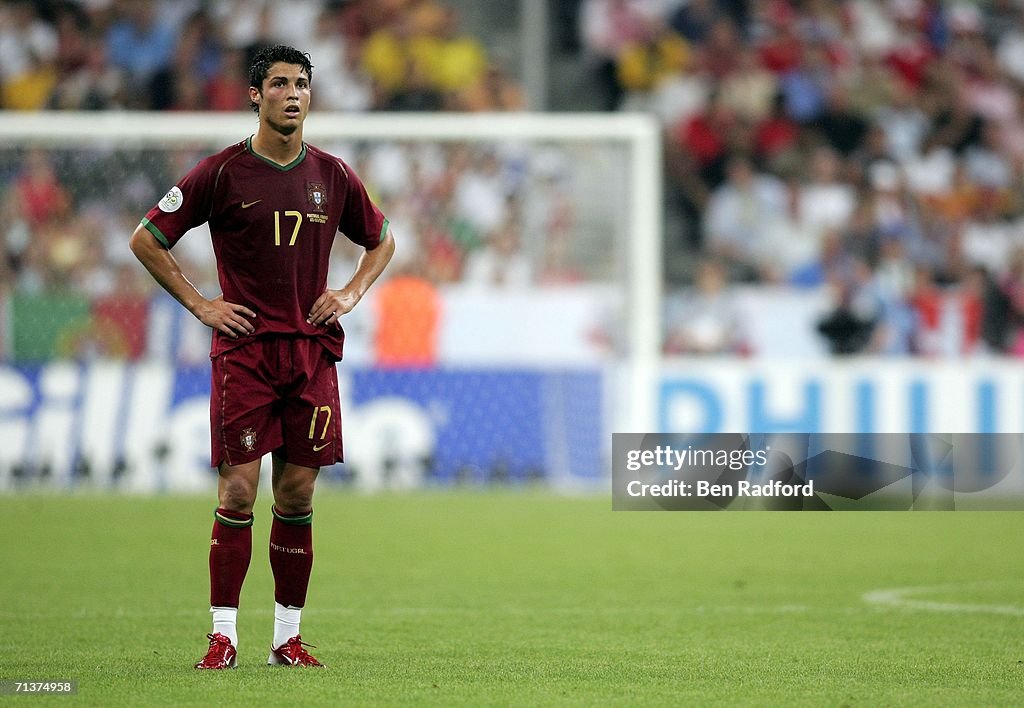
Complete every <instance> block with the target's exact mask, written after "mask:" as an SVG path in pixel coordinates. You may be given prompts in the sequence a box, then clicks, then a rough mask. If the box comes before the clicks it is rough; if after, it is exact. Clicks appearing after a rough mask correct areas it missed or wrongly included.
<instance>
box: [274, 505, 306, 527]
mask: <svg viewBox="0 0 1024 708" xmlns="http://www.w3.org/2000/svg"><path fill="white" fill-rule="evenodd" d="M270 511H271V512H272V513H273V514H274V518H275V519H277V520H278V521H280V522H281V523H282V524H288V525H289V526H309V525H310V524H311V523H313V510H312V509H310V511H309V513H308V514H298V515H296V516H285V515H284V514H282V513H281V512H279V511H278V510H277V507H275V506H272V507H270Z"/></svg>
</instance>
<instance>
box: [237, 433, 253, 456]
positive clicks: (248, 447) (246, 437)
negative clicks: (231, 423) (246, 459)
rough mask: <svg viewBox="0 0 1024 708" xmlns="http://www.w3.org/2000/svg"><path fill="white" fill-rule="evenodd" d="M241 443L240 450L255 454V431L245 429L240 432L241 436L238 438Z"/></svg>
mask: <svg viewBox="0 0 1024 708" xmlns="http://www.w3.org/2000/svg"><path fill="white" fill-rule="evenodd" d="M238 437H239V440H241V442H242V449H243V450H245V451H246V452H256V431H255V430H253V429H252V428H246V429H245V430H243V431H242V434H241V435H239V436H238Z"/></svg>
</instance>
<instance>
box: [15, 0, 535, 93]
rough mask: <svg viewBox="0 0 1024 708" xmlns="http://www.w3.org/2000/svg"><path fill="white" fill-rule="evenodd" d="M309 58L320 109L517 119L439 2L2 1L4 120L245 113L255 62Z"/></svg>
mask: <svg viewBox="0 0 1024 708" xmlns="http://www.w3.org/2000/svg"><path fill="white" fill-rule="evenodd" d="M279 42H280V43H285V44H291V45H293V46H296V47H299V48H302V49H303V50H305V51H308V52H309V53H310V54H311V56H312V57H313V64H314V74H315V86H316V101H317V107H318V109H319V110H344V111H369V110H395V111H398V110H442V109H443V110H456V111H481V110H511V109H519V108H522V105H523V97H522V92H521V90H520V88H519V87H518V85H517V84H516V83H515V82H513V81H511V80H509V78H508V77H507V76H506V75H505V72H504V70H503V68H502V67H501V66H500V65H499V63H498V62H495V61H493V60H492V58H491V57H490V56H489V55H488V51H487V48H486V47H485V46H484V44H483V43H482V42H481V41H480V40H479V39H478V38H476V37H472V36H470V35H468V34H466V33H465V32H464V31H463V30H462V28H461V27H460V18H459V15H458V13H457V12H456V10H455V9H454V8H452V7H450V6H448V5H446V4H445V3H444V2H441V1H436V0H289V1H288V2H275V1H273V0H34V1H33V0H6V1H5V2H4V3H3V4H0V104H2V106H0V107H2V108H3V109H7V110H40V109H64V110H110V109H131V110H179V111H209V110H212V111H234V110H247V109H248V106H249V101H248V73H247V72H248V66H249V58H250V57H251V55H252V53H253V52H255V51H256V50H257V49H259V47H261V46H264V45H267V44H276V43H279Z"/></svg>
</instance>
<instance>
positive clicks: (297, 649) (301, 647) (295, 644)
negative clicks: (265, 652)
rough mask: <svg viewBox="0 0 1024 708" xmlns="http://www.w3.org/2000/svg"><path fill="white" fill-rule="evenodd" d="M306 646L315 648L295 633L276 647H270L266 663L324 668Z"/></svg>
mask: <svg viewBox="0 0 1024 708" xmlns="http://www.w3.org/2000/svg"><path fill="white" fill-rule="evenodd" d="M306 647H311V648H313V649H316V647H315V646H313V645H312V644H306V643H305V642H304V641H302V636H301V635H298V634H296V635H295V636H294V637H292V638H291V639H289V640H288V641H287V642H285V643H284V644H282V645H281V646H279V647H278V648H277V649H274V648H273V647H271V648H270V656H269V657H268V658H267V663H268V664H283V665H285V666H318V667H320V668H324V665H323V664H321V663H320V662H319V661H317V660H316V658H315V657H314V656H313V655H312V654H310V653H309V652H308V651H306Z"/></svg>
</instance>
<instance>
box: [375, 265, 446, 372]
mask: <svg viewBox="0 0 1024 708" xmlns="http://www.w3.org/2000/svg"><path fill="white" fill-rule="evenodd" d="M418 269H419V266H418V265H415V264H410V265H407V266H406V267H404V268H399V269H397V270H396V271H395V273H394V275H392V276H391V277H390V278H388V279H387V280H386V281H385V282H383V283H381V284H380V285H379V286H377V293H376V297H375V298H374V299H373V306H374V310H375V311H376V313H377V321H376V324H375V327H374V334H373V345H374V361H375V363H376V364H377V365H378V366H385V367H430V366H433V365H434V364H436V363H437V346H438V330H439V327H440V318H441V297H440V295H439V294H438V292H437V288H436V287H435V286H434V284H433V283H432V282H431V281H430V280H428V279H427V278H424V277H423V276H422V275H419V274H418V273H417V272H416V271H417V270H418Z"/></svg>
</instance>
